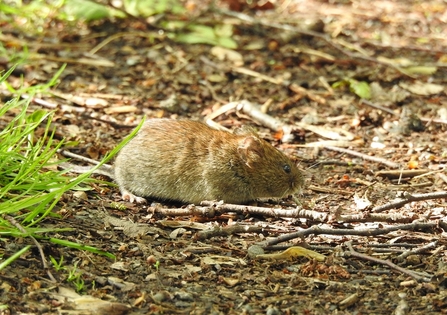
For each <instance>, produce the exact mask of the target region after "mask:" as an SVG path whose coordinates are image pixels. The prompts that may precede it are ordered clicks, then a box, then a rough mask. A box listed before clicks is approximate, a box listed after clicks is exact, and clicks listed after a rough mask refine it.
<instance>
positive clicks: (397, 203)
mask: <svg viewBox="0 0 447 315" xmlns="http://www.w3.org/2000/svg"><path fill="white" fill-rule="evenodd" d="M441 198H447V191H437V192H433V193H427V194H414V195H411V194H409V193H405V194H404V196H403V198H398V199H396V200H394V201H392V202H390V203H387V204H384V205H381V206H378V207H374V208H373V209H372V210H371V212H382V211H385V210H389V209H394V208H400V207H402V206H403V205H405V204H407V203H410V202H413V201H422V200H430V199H441Z"/></svg>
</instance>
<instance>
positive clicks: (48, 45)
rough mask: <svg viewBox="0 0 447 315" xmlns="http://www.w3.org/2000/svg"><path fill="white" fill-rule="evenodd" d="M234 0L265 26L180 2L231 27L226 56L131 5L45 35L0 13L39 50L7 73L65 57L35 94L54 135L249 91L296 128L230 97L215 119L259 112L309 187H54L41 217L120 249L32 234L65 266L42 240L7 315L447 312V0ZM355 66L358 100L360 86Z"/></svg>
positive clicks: (101, 132)
mask: <svg viewBox="0 0 447 315" xmlns="http://www.w3.org/2000/svg"><path fill="white" fill-rule="evenodd" d="M228 3H230V4H231V5H232V7H233V8H235V9H241V10H243V14H248V15H249V16H251V17H252V18H253V19H255V20H256V21H258V22H259V21H261V22H262V23H250V22H249V21H247V20H244V19H242V16H241V15H236V16H230V15H228V14H224V13H222V12H213V11H210V10H205V9H206V6H207V4H201V5H197V4H194V3H187V4H185V5H186V6H187V7H188V8H189V10H190V11H191V15H194V16H195V22H196V23H199V24H200V23H201V24H207V25H214V23H216V21H219V22H222V23H224V24H232V25H233V27H234V33H233V35H232V38H233V39H235V40H236V41H237V43H238V45H239V47H238V49H235V50H234V52H235V54H234V55H230V56H229V55H227V54H226V52H225V51H224V52H222V51H221V50H219V49H216V47H213V46H210V45H204V44H197V45H192V44H182V43H178V42H176V41H173V40H170V39H168V38H167V37H166V36H164V35H163V32H161V31H159V30H158V29H156V28H153V27H151V26H149V25H148V24H146V23H144V22H143V21H139V20H132V19H126V20H116V21H113V22H101V23H99V22H95V23H92V24H91V25H90V26H88V27H87V26H86V25H85V24H79V25H76V27H73V26H69V25H68V26H67V25H66V23H62V22H54V21H53V22H51V23H52V24H51V27H49V28H48V30H47V31H45V32H44V33H43V34H42V36H26V35H25V34H24V33H23V32H22V31H19V30H16V29H14V27H13V26H11V25H4V26H2V27H3V29H2V36H3V37H2V42H3V44H4V45H5V47H9V49H14V48H13V47H14V46H13V45H12V43H14V44H15V45H16V46H15V47H17V46H26V47H28V50H29V52H30V57H32V58H30V60H29V62H28V63H26V65H23V66H21V67H19V68H18V69H17V70H16V71H15V73H14V75H13V76H11V77H10V78H9V81H10V83H11V84H13V85H18V84H21V83H22V81H21V80H22V79H21V78H22V77H23V82H24V83H25V84H27V85H33V84H37V83H45V82H48V80H49V79H50V78H51V77H52V75H53V74H54V73H55V72H56V71H57V69H59V68H60V67H61V65H62V64H63V63H67V68H66V69H65V71H64V72H63V74H62V75H61V77H60V83H59V84H58V85H57V86H55V87H53V88H52V89H51V91H52V93H53V94H52V95H41V96H39V98H40V99H41V100H45V101H46V102H48V104H46V103H42V102H41V103H40V104H39V102H33V104H32V108H41V107H44V108H48V107H49V106H48V105H49V104H50V105H51V104H55V105H57V106H56V108H55V115H54V121H53V123H54V126H55V127H56V129H57V134H56V136H57V137H58V138H61V139H62V138H65V139H67V140H68V141H76V142H77V145H76V146H74V147H70V148H67V149H68V150H69V151H71V152H73V153H76V154H79V155H83V156H86V157H89V158H93V159H96V160H98V159H101V158H102V157H103V156H104V155H105V154H106V153H107V152H109V151H110V150H111V149H112V148H113V147H115V146H116V145H117V143H119V142H120V141H121V139H122V138H123V137H124V136H126V135H127V134H129V133H130V131H131V130H132V128H133V127H134V126H135V125H136V124H137V123H138V122H139V121H141V119H142V117H144V116H146V117H151V118H152V117H171V118H191V119H195V120H202V121H203V120H204V118H205V117H208V115H213V114H215V113H216V112H218V111H219V110H221V109H222V107H223V106H224V105H225V104H227V103H230V102H232V101H240V100H248V101H249V102H250V103H252V104H260V105H262V106H263V108H264V109H265V111H266V113H267V114H268V115H269V116H271V117H274V118H275V119H277V120H278V121H280V122H282V123H283V124H284V125H292V126H294V128H293V130H292V132H291V134H290V135H289V134H288V133H287V131H286V129H284V130H283V132H278V131H277V130H271V129H269V128H268V126H266V125H265V124H264V123H263V122H262V121H259V120H257V119H256V118H255V117H254V116H253V115H252V113H250V112H243V111H237V110H236V109H234V108H232V109H229V110H225V111H222V113H221V114H219V115H217V114H216V117H215V118H214V121H215V122H216V123H218V124H220V125H222V126H224V127H227V128H229V129H234V128H236V127H239V126H241V125H250V126H252V127H254V128H256V130H257V131H258V133H259V134H260V135H261V136H262V137H264V138H265V139H266V140H268V141H270V142H271V143H272V144H273V145H275V146H276V147H278V148H279V149H280V150H283V151H284V152H285V153H287V154H288V155H290V156H292V157H294V158H295V159H297V160H298V161H299V166H300V168H301V169H302V170H303V172H304V173H305V174H306V188H305V189H304V190H303V192H302V193H301V194H300V195H299V196H298V198H299V200H300V204H298V205H297V204H295V202H294V201H293V200H292V199H290V198H289V199H284V200H282V201H278V200H268V201H259V202H256V203H253V204H250V205H247V206H246V207H245V208H243V209H242V210H240V209H236V208H231V207H229V208H225V207H223V208H216V209H217V210H219V209H221V210H219V212H218V214H219V215H216V216H213V217H207V216H205V215H200V214H189V213H192V212H191V209H189V208H186V207H185V206H184V205H179V204H172V203H167V202H160V201H153V200H149V202H148V204H147V205H136V204H131V203H129V202H125V201H122V200H121V198H120V194H119V191H118V189H117V188H116V187H115V186H110V185H107V184H105V183H95V184H93V185H92V186H91V187H92V188H91V189H90V190H88V191H87V192H86V193H80V192H73V193H70V194H67V195H66V196H64V198H63V199H62V200H61V201H60V202H59V204H58V206H57V208H56V211H57V213H58V214H60V218H51V219H50V218H49V219H47V220H46V221H45V222H44V224H45V225H47V226H48V227H59V228H64V227H70V228H73V230H71V231H69V232H64V233H60V234H58V237H59V238H63V239H66V240H69V241H74V242H81V243H83V244H85V245H90V246H94V247H96V248H99V249H102V250H104V251H107V252H110V253H113V254H114V255H116V257H117V258H116V261H113V260H111V259H108V258H106V257H104V256H101V255H95V254H92V253H90V252H88V251H79V250H71V249H68V248H65V247H61V246H57V245H54V244H51V243H41V246H42V247H43V249H44V253H45V255H46V256H47V257H49V256H52V257H55V258H56V259H57V260H59V259H60V257H63V266H65V267H66V268H65V269H62V270H59V271H56V270H54V269H52V270H50V271H51V273H52V274H53V275H54V276H55V278H56V279H57V282H56V283H54V282H50V281H49V279H48V277H47V272H46V271H45V270H44V269H43V268H42V263H41V260H40V255H39V253H38V251H37V250H35V251H33V252H31V253H30V254H29V255H28V256H26V257H21V258H20V259H19V260H17V261H16V262H15V263H14V264H13V265H11V266H9V267H8V268H7V269H6V270H4V271H3V272H2V273H1V274H0V279H1V282H2V287H1V289H0V290H2V294H1V298H0V302H1V303H3V304H7V305H9V307H10V312H11V313H13V314H14V313H16V314H106V313H107V314H410V313H411V314H413V315H416V314H424V315H427V314H445V313H447V293H446V292H447V291H446V286H447V281H446V276H447V265H446V264H447V254H446V245H447V238H446V235H447V234H446V231H447V230H446V226H447V224H446V213H447V204H446V194H445V190H446V187H447V179H446V178H447V174H446V170H445V165H446V163H447V97H446V87H445V86H446V83H447V72H446V66H447V3H446V2H445V1H440V0H435V1H374V2H371V1H365V0H360V1H314V0H312V1H284V2H274V3H272V4H273V6H274V10H267V11H263V10H260V8H259V7H256V6H255V5H252V6H251V7H248V6H246V5H244V3H238V2H228ZM228 3H220V4H219V5H218V8H219V9H222V8H225V7H226V6H227V5H228ZM258 4H259V3H258ZM238 5H240V6H241V7H238ZM199 12H201V14H200V15H199V14H198V13H199ZM241 13H242V12H241ZM309 24H310V25H313V27H312V28H311V29H310V32H309V31H306V32H297V31H296V29H306V27H307V25H309ZM49 26H50V25H49ZM287 27H289V28H292V29H288V30H287ZM285 28H286V29H285ZM303 33H304V34H303ZM101 44H102V45H101ZM98 45H100V46H98ZM3 64H4V65H5V66H6V65H7V63H6V64H5V63H3ZM361 82H366V83H368V85H369V87H370V88H371V93H372V96H371V98H370V99H369V100H368V101H363V100H362V99H361V98H360V97H359V96H358V95H356V92H357V94H360V93H361V92H362V91H364V87H363V88H362V83H361ZM360 95H362V94H360ZM309 126H313V128H312V127H309ZM286 138H287V139H288V140H287V139H286ZM286 140H287V141H286ZM322 140H324V141H331V142H327V143H323V144H319V145H317V143H318V142H319V141H322ZM334 147H336V148H342V149H349V150H350V151H340V150H338V151H337V150H336V149H334ZM354 153H357V155H354ZM374 158H376V159H375V160H374ZM377 158H379V159H377ZM401 171H405V172H406V173H405V172H401ZM97 178H98V177H97ZM100 178H101V179H105V180H107V178H105V177H100ZM435 193H438V194H437V195H436V194H435ZM412 198H413V199H412ZM393 202H400V203H396V204H391V205H390V206H389V207H386V205H388V204H390V203H393ZM254 206H258V207H261V209H257V210H256V209H255V208H253V207H254ZM215 207H218V206H215ZM206 209H207V211H209V209H210V208H206ZM206 209H205V210H206ZM222 209H223V210H222ZM271 209H276V210H273V211H272V210H271ZM169 210H172V211H174V210H177V211H180V210H182V211H183V215H174V213H172V212H169ZM294 210H296V211H294ZM280 211H282V212H280ZM287 211H288V212H287ZM272 213H273V214H274V215H272ZM275 213H276V215H275ZM279 213H280V214H279ZM241 227H242V228H247V229H251V230H241V229H240V228H241ZM317 228H320V229H321V230H323V232H324V233H320V232H321V231H318V230H317ZM210 229H211V230H210ZM308 229H312V230H308ZM306 231H310V232H309V233H308V234H306V233H307V232H306ZM297 232H301V233H302V234H292V233H297ZM287 236H290V237H289V238H287V239H286V237H287ZM279 237H284V239H278V238H279ZM24 241H25V242H27V241H28V240H24ZM263 242H264V243H263ZM266 242H267V243H266ZM0 244H1V247H3V249H2V251H4V253H5V255H10V254H12V253H13V252H14V249H15V246H16V244H11V243H10V242H9V241H8V240H0ZM256 244H260V245H266V244H267V245H268V246H264V251H265V253H268V254H272V253H280V252H282V251H284V250H286V249H287V248H289V247H291V246H301V247H305V248H307V249H309V250H312V251H313V252H316V253H319V254H322V255H324V256H325V260H324V261H320V260H318V259H317V258H316V257H318V256H312V257H308V256H294V255H291V256H290V257H286V258H284V256H281V257H278V258H277V259H260V258H259V257H253V256H251V255H249V253H250V251H252V250H253V247H252V246H253V245H256ZM70 270H71V271H72V272H73V273H74V274H76V275H79V277H78V278H77V280H72V281H70V280H69V278H68V277H69V273H70V272H69V271H70ZM81 280H82V282H83V286H82V290H81V295H80V296H77V295H76V293H75V291H76V290H75V289H76V287H75V283H76V282H77V283H80V282H81ZM5 312H6V311H5Z"/></svg>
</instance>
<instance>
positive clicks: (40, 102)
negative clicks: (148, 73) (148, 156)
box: [20, 93, 137, 128]
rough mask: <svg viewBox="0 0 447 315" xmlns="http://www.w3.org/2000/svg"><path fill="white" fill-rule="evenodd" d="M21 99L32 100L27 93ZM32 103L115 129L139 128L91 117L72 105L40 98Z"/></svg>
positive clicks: (82, 108) (80, 108) (34, 98)
mask: <svg viewBox="0 0 447 315" xmlns="http://www.w3.org/2000/svg"><path fill="white" fill-rule="evenodd" d="M56 96H57V95H56ZM20 97H21V98H23V99H25V100H26V99H29V98H30V96H29V95H28V94H25V93H24V94H21V95H20ZM31 102H33V103H35V104H37V105H41V106H43V107H46V108H51V109H55V108H60V109H61V110H63V111H67V112H78V113H81V114H82V116H81V117H85V118H88V119H93V120H96V121H100V122H103V123H107V124H109V125H110V126H112V127H114V128H135V127H136V126H137V125H134V126H128V125H122V124H118V123H116V122H113V121H108V120H104V119H101V118H97V117H92V116H91V115H87V114H85V112H86V111H87V110H86V108H84V107H77V106H71V105H59V104H56V103H52V102H48V101H45V100H43V99H41V98H38V97H33V98H31Z"/></svg>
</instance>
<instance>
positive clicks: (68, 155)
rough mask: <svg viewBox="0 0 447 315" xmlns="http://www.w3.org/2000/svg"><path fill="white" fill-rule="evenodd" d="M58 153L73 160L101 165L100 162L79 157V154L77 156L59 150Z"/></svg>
mask: <svg viewBox="0 0 447 315" xmlns="http://www.w3.org/2000/svg"><path fill="white" fill-rule="evenodd" d="M57 153H59V154H62V155H63V156H66V157H70V158H73V159H75V160H78V161H81V162H86V163H90V164H93V165H98V164H99V162H98V161H96V160H93V159H89V158H88V157H85V156H82V155H79V154H76V153H72V152H70V151H67V150H57ZM104 165H107V164H104ZM108 166H110V165H108ZM110 167H111V166H110Z"/></svg>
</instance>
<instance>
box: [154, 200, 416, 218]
mask: <svg viewBox="0 0 447 315" xmlns="http://www.w3.org/2000/svg"><path fill="white" fill-rule="evenodd" d="M200 204H201V205H202V206H206V207H197V206H194V205H191V206H188V207H187V208H185V209H157V212H159V213H162V214H163V215H167V216H188V215H201V216H204V217H208V218H210V217H214V216H219V215H222V214H223V213H225V212H235V213H238V214H245V215H246V214H250V215H262V216H264V217H270V218H303V219H308V220H311V221H314V222H320V223H327V222H334V221H335V222H342V223H348V222H387V223H409V222H412V221H414V220H415V219H417V218H415V217H413V216H412V217H409V216H403V215H401V214H399V213H395V214H388V215H385V214H375V213H367V212H365V213H361V214H354V215H333V214H329V213H326V212H319V211H313V210H303V209H299V208H296V209H281V208H266V207H253V206H244V205H234V204H223V203H216V202H213V201H202V202H201V203H200Z"/></svg>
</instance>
